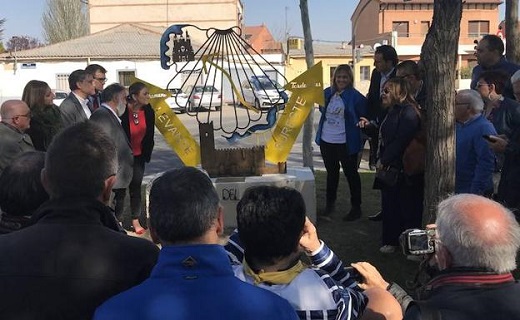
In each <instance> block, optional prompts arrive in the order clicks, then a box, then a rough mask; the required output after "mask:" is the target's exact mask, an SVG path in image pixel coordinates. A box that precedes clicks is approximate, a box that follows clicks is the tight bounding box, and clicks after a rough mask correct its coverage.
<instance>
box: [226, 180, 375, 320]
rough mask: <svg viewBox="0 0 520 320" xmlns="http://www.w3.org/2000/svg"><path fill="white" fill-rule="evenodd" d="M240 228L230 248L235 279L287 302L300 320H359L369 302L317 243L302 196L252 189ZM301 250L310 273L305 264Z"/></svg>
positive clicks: (334, 258) (241, 205) (339, 263)
mask: <svg viewBox="0 0 520 320" xmlns="http://www.w3.org/2000/svg"><path fill="white" fill-rule="evenodd" d="M237 225H238V233H237V232H235V233H233V235H232V236H231V237H230V240H229V242H228V244H227V245H226V250H228V252H229V254H230V257H231V259H232V260H233V261H234V263H235V264H236V265H235V267H234V271H235V276H237V277H238V278H240V279H242V280H243V281H245V282H248V283H252V284H255V285H256V286H258V287H261V288H264V289H267V290H269V291H271V292H274V293H276V294H278V295H279V296H281V297H283V298H285V299H286V300H288V301H289V303H290V304H291V305H292V306H293V307H294V309H295V310H296V312H297V313H298V316H299V317H300V319H346V320H349V319H358V318H359V317H360V316H361V314H362V313H363V311H364V309H365V307H366V303H367V298H366V296H365V295H364V294H363V293H362V292H361V291H362V290H361V289H359V287H358V285H357V282H356V281H355V280H354V279H353V277H352V274H351V273H349V272H348V271H346V270H345V268H344V266H343V263H342V261H341V260H340V259H339V258H338V257H337V256H336V255H335V254H334V253H333V252H332V251H331V250H330V249H329V248H328V247H327V246H326V245H325V244H324V243H323V242H322V241H320V240H319V239H318V237H317V235H316V228H315V227H314V226H313V225H312V223H311V222H310V221H309V220H308V219H306V217H305V203H304V201H303V198H302V196H301V194H300V193H299V192H298V191H296V190H294V189H290V188H285V187H284V188H280V187H273V186H259V187H253V188H250V189H248V190H247V191H246V192H245V193H244V195H243V196H242V199H241V200H240V202H239V203H238V205H237ZM242 245H243V248H242ZM300 248H303V249H304V250H305V252H306V254H307V256H308V257H309V258H310V260H311V262H312V267H310V268H309V267H307V266H305V265H303V263H302V262H301V260H300V255H301V250H300ZM244 252H245V253H244Z"/></svg>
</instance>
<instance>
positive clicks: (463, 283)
mask: <svg viewBox="0 0 520 320" xmlns="http://www.w3.org/2000/svg"><path fill="white" fill-rule="evenodd" d="M435 223H436V235H435V236H434V241H435V253H434V254H432V255H431V256H430V257H431V260H430V261H432V262H433V264H434V266H435V267H436V268H437V269H438V270H439V271H438V273H437V274H436V276H434V277H433V278H432V279H431V280H430V281H429V282H428V284H427V285H426V286H425V287H424V290H423V293H422V294H421V295H420V297H419V300H417V301H414V302H412V303H411V304H410V305H409V306H408V307H407V308H406V306H405V305H402V306H403V308H406V313H405V317H404V319H405V320H415V319H426V318H427V317H428V316H430V317H431V319H436V318H437V319H440V318H441V317H442V319H444V320H446V319H448V320H449V319H457V320H460V319H472V320H479V319H520V306H519V305H518V303H517V299H518V296H519V295H520V284H518V283H516V282H515V279H514V278H513V275H512V274H511V271H512V270H514V269H515V268H516V261H515V259H516V254H517V252H518V249H519V247H520V226H519V225H518V223H517V222H516V220H515V217H514V215H513V214H512V213H511V211H509V210H508V209H506V208H505V207H503V206H502V205H501V204H499V203H497V202H494V201H492V200H489V199H487V198H484V197H481V196H477V195H472V194H459V195H455V196H451V197H449V198H448V199H446V200H444V201H442V202H441V203H440V204H439V206H438V212H437V219H436V221H435ZM405 243H407V242H406V241H405ZM408 249H410V248H408ZM353 266H354V267H355V268H356V269H357V270H358V271H359V272H360V273H361V274H362V275H363V277H364V278H365V282H364V283H363V284H362V285H361V286H362V287H364V288H370V287H383V288H387V289H389V290H390V291H391V292H392V289H394V288H393V287H394V286H393V285H389V284H388V282H386V281H385V280H384V279H383V278H382V277H381V275H380V274H379V272H378V271H377V270H376V269H375V268H374V267H373V266H372V265H370V264H369V263H366V262H361V263H357V264H353ZM427 314H428V315H427Z"/></svg>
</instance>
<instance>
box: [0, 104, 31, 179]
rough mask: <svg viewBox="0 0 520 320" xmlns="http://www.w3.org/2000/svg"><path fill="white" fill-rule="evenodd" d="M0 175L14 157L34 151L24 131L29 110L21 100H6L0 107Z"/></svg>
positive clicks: (29, 122) (28, 119)
mask: <svg viewBox="0 0 520 320" xmlns="http://www.w3.org/2000/svg"><path fill="white" fill-rule="evenodd" d="M0 118H1V119H2V121H0V174H2V171H4V169H5V167H7V166H8V165H9V164H10V163H11V162H12V161H13V160H14V159H15V158H16V157H18V156H19V155H21V154H22V153H24V152H25V151H32V150H34V146H33V143H32V140H31V137H29V135H27V134H25V131H26V130H27V129H29V127H30V124H31V110H30V109H29V107H28V106H27V104H26V103H25V102H23V101H21V100H7V101H5V102H4V103H2V106H1V107H0Z"/></svg>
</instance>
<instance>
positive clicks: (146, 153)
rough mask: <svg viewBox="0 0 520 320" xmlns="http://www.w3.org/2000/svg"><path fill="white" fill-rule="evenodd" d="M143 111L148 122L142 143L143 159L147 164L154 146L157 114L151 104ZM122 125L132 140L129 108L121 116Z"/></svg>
mask: <svg viewBox="0 0 520 320" xmlns="http://www.w3.org/2000/svg"><path fill="white" fill-rule="evenodd" d="M143 110H144V118H145V121H146V133H145V135H144V138H143V141H142V142H141V152H142V153H141V157H142V158H143V159H144V161H145V162H150V159H151V157H152V151H153V146H154V129H155V112H154V111H153V109H152V106H150V105H149V104H148V105H146V106H144V107H143ZM121 125H122V126H123V129H124V130H125V133H126V136H127V137H128V139H129V140H130V120H129V117H128V108H126V110H125V113H123V115H122V116H121Z"/></svg>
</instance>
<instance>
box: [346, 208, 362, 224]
mask: <svg viewBox="0 0 520 320" xmlns="http://www.w3.org/2000/svg"><path fill="white" fill-rule="evenodd" d="M359 218H361V207H360V206H354V207H352V209H350V212H349V213H348V214H347V215H346V216H344V217H343V221H354V220H357V219H359Z"/></svg>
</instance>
